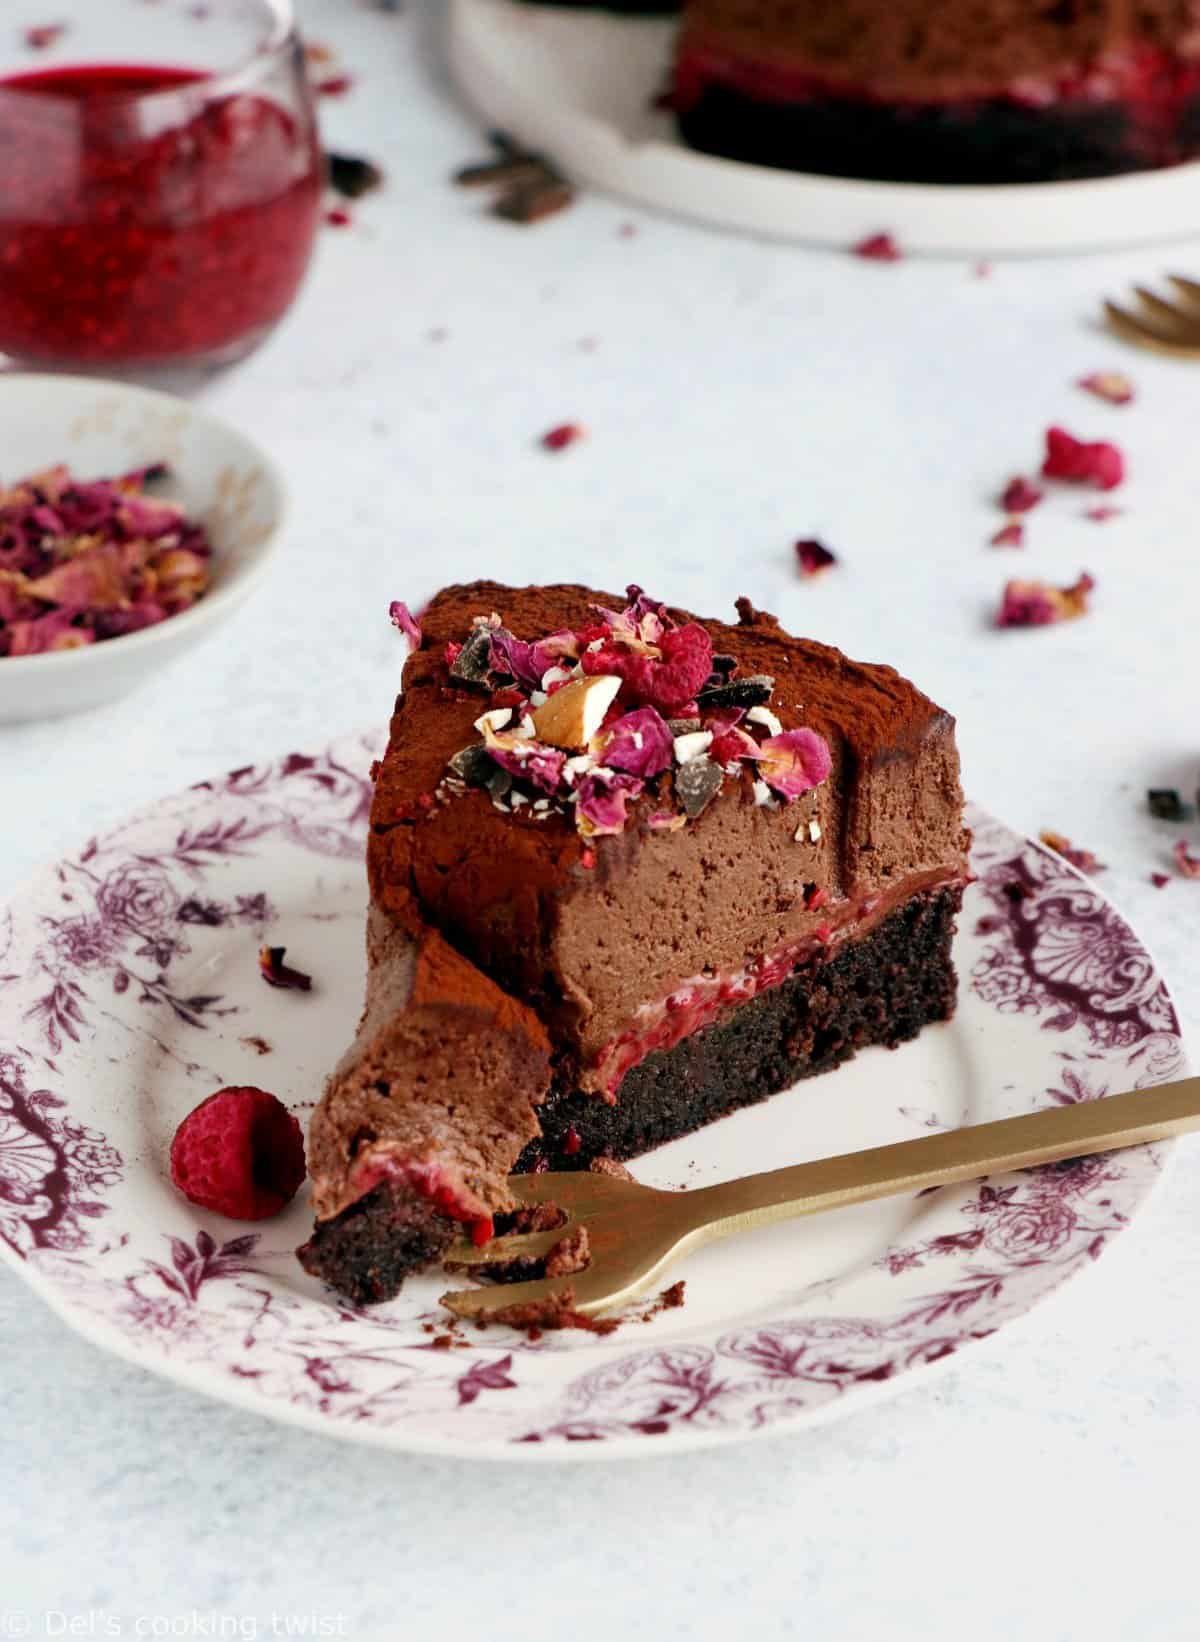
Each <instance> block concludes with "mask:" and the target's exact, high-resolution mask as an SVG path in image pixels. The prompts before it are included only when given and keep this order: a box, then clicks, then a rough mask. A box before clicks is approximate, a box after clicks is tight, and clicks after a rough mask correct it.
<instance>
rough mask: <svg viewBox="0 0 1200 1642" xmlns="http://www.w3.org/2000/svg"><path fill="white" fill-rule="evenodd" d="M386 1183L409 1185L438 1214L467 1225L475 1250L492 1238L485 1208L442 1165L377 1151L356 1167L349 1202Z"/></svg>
mask: <svg viewBox="0 0 1200 1642" xmlns="http://www.w3.org/2000/svg"><path fill="white" fill-rule="evenodd" d="M385 1180H387V1181H391V1182H393V1183H394V1184H398V1185H405V1186H410V1187H411V1188H412V1189H413V1191H415V1192H417V1193H418V1194H419V1195H420V1196H421V1197H424V1198H427V1199H428V1200H429V1202H430V1203H432V1204H433V1206H434V1208H435V1209H437V1210H438V1212H439V1213H440V1214H444V1215H448V1216H449V1218H450V1219H451V1220H457V1221H459V1222H460V1223H461V1224H463V1225H468V1226H470V1228H471V1241H472V1242H473V1243H474V1244H475V1246H476V1247H477V1248H479V1247H482V1245H483V1244H484V1243H486V1242H488V1240H489V1239H490V1238H491V1236H492V1235H493V1231H494V1227H493V1223H492V1217H491V1215H490V1214H489V1212H488V1209H487V1205H486V1204H484V1203H483V1202H482V1201H481V1200H480V1199H479V1198H478V1197H476V1196H475V1194H474V1192H472V1191H470V1190H469V1189H468V1188H466V1187H464V1186H463V1185H462V1184H461V1183H460V1182H458V1181H456V1180H455V1179H454V1178H453V1176H452V1175H451V1173H450V1171H449V1170H448V1169H446V1168H444V1167H443V1165H442V1164H440V1163H417V1162H414V1161H413V1160H412V1159H411V1158H405V1157H397V1156H395V1155H394V1154H393V1153H390V1152H382V1153H381V1152H376V1153H374V1154H372V1155H371V1156H369V1157H367V1158H365V1159H364V1161H363V1162H362V1163H361V1164H359V1165H358V1166H357V1167H356V1168H355V1170H354V1174H353V1176H352V1178H351V1182H350V1184H351V1201H354V1200H357V1199H358V1198H363V1197H366V1195H367V1193H368V1192H371V1191H374V1189H375V1187H376V1186H379V1185H381V1184H382V1183H383V1182H384V1181H385Z"/></svg>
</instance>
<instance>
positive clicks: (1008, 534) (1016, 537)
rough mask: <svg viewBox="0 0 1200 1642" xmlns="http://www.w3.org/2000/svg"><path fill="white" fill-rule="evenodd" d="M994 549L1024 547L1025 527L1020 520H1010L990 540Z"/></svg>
mask: <svg viewBox="0 0 1200 1642" xmlns="http://www.w3.org/2000/svg"><path fill="white" fill-rule="evenodd" d="M990 541H991V545H992V546H993V547H1024V546H1025V526H1024V525H1023V524H1022V523H1021V521H1020V519H1010V520H1009V521H1008V523H1007V524H1006V525H1001V527H1000V529H999V530H998V531H997V532H996V534H995V535H994V536H992V537H991V538H990Z"/></svg>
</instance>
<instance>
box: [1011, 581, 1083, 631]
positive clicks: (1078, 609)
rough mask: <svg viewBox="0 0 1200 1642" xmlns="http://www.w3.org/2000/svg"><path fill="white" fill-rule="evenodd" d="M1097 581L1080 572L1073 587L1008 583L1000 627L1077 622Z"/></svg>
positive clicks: (1045, 625) (1040, 583) (1039, 625)
mask: <svg viewBox="0 0 1200 1642" xmlns="http://www.w3.org/2000/svg"><path fill="white" fill-rule="evenodd" d="M1095 585H1096V582H1095V578H1094V577H1092V576H1089V575H1088V573H1087V571H1086V570H1085V571H1083V572H1081V574H1080V576H1079V579H1078V581H1076V582H1074V583H1072V585H1071V586H1070V587H1051V586H1050V584H1049V583H1048V582H1021V581H1012V582H1008V583H1007V584H1006V586H1005V589H1004V598H1003V600H1002V602H1001V605H1000V609H999V612H998V613H997V616H996V626H997V627H1047V626H1049V625H1050V624H1051V623H1052V622H1058V621H1074V620H1075V619H1076V618H1077V617H1079V616H1085V615H1086V614H1087V610H1088V598H1089V595H1090V594H1091V592H1092V589H1093V588H1094V587H1095Z"/></svg>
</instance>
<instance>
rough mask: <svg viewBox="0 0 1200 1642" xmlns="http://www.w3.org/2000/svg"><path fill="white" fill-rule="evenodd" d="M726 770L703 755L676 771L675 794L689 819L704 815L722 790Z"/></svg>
mask: <svg viewBox="0 0 1200 1642" xmlns="http://www.w3.org/2000/svg"><path fill="white" fill-rule="evenodd" d="M724 780H725V772H724V771H723V770H722V768H721V766H720V765H719V764H714V763H713V761H712V759H711V758H705V757H704V756H703V755H702V756H701V757H699V758H693V759H690V760H689V761H688V762H687V763H686V764H681V765H680V766H679V768H678V769H677V770H676V771H675V796H676V798H677V799H678V800H679V804H680V807H681V808H682V810H683V813H684V814H685V815H686V816H687V818H688V820H689V821H694V820H695V819H696V817H697V816H698V815H702V814H703V813H704V811H705V810H706V809H707V808H708V806H709V805H710V804H711V803H712V801H713V799H714V798H715V797H716V796H717V794H718V793H719V792H720V790H721V785H722V783H723V782H724Z"/></svg>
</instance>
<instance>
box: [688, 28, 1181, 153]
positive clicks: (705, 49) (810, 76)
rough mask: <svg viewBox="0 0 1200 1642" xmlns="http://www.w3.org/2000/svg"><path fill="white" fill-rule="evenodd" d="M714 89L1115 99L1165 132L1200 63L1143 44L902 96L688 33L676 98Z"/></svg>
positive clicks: (975, 101) (956, 102)
mask: <svg viewBox="0 0 1200 1642" xmlns="http://www.w3.org/2000/svg"><path fill="white" fill-rule="evenodd" d="M716 88H720V89H723V90H728V91H736V92H738V93H740V94H741V95H742V96H744V97H746V98H748V99H749V100H751V101H752V102H765V103H783V104H787V103H808V102H817V103H821V102H860V103H868V104H873V105H877V106H888V107H894V108H899V109H904V108H906V107H907V108H911V109H912V110H913V111H916V110H918V109H924V108H929V107H936V106H939V105H944V106H945V107H946V108H948V109H949V108H954V109H957V110H970V109H971V108H972V107H979V108H982V107H983V106H984V105H985V104H989V103H994V102H996V101H1003V102H1007V103H1011V104H1014V105H1016V106H1017V107H1021V108H1030V109H1037V108H1051V107H1054V106H1056V105H1060V104H1070V105H1078V106H1083V107H1096V106H1104V105H1107V104H1113V103H1117V104H1119V105H1121V107H1122V108H1123V109H1124V110H1125V111H1126V113H1127V114H1128V115H1129V117H1130V118H1131V119H1132V120H1133V121H1134V122H1135V123H1136V124H1137V125H1138V126H1140V127H1141V128H1143V129H1144V130H1146V131H1147V132H1149V133H1159V134H1167V133H1170V132H1171V131H1173V130H1174V128H1175V126H1176V125H1177V124H1178V122H1179V121H1180V119H1181V118H1182V117H1183V116H1184V115H1185V114H1186V113H1187V112H1188V109H1189V105H1190V104H1191V102H1192V100H1193V99H1194V98H1195V97H1196V96H1197V95H1198V94H1200V62H1189V61H1187V60H1185V59H1183V58H1181V57H1178V56H1176V55H1175V54H1174V53H1172V52H1169V51H1164V50H1162V49H1161V48H1159V47H1152V46H1145V47H1141V48H1139V49H1138V50H1136V51H1130V52H1125V53H1121V54H1119V55H1118V54H1110V55H1109V56H1107V57H1105V58H1104V59H1103V60H1097V61H1096V62H1095V63H1090V64H1088V65H1086V66H1085V67H1080V68H1074V69H1071V70H1069V71H1065V72H1061V73H1058V74H1047V75H1045V76H1038V77H1025V78H1021V79H1014V80H1012V81H1010V82H1008V83H1006V84H1003V85H996V86H992V87H983V86H980V87H977V88H974V89H973V90H971V91H961V90H956V91H954V92H952V93H949V94H947V95H945V96H943V97H938V96H934V95H931V96H911V95H910V96H904V95H896V94H892V93H887V92H880V91H876V90H873V89H871V88H870V87H868V86H864V85H856V84H854V83H852V82H848V81H841V82H840V81H838V80H837V79H835V78H832V77H831V76H829V75H828V74H825V73H821V72H819V71H815V70H812V69H809V68H806V67H804V66H802V65H799V64H797V63H794V62H793V63H779V62H770V61H767V60H765V59H756V58H750V57H744V56H741V55H739V54H738V53H736V52H732V51H730V50H728V49H726V48H724V47H722V46H717V45H711V44H708V43H707V42H705V41H703V40H698V39H695V38H686V37H685V39H684V40H683V42H682V43H681V46H680V50H679V56H678V60H677V63H676V69H675V86H674V93H673V97H672V101H673V104H674V107H675V109H676V111H677V112H678V113H680V114H686V113H687V112H688V111H689V110H690V109H692V108H694V107H696V105H697V104H698V103H700V102H701V101H702V100H703V97H704V95H705V93H706V92H708V91H710V90H713V89H716Z"/></svg>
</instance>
